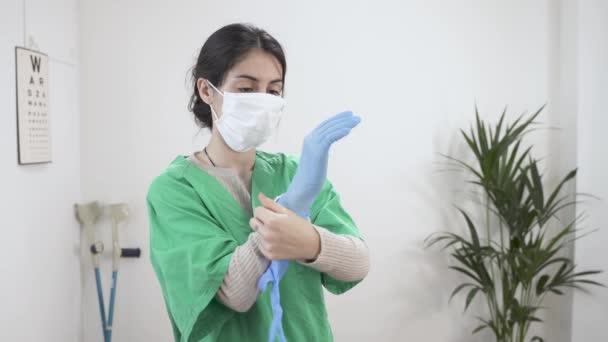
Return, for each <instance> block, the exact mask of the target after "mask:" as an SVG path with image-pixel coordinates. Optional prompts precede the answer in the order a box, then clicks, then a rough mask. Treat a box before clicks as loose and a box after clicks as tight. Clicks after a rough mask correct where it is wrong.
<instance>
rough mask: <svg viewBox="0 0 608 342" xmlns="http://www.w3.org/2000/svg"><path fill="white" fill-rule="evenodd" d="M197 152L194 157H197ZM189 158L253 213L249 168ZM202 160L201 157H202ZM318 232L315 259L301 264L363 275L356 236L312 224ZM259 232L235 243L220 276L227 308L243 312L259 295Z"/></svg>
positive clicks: (351, 277)
mask: <svg viewBox="0 0 608 342" xmlns="http://www.w3.org/2000/svg"><path fill="white" fill-rule="evenodd" d="M197 156H198V157H197ZM189 160H190V161H191V162H192V163H194V164H195V165H197V166H198V167H200V168H201V169H202V170H204V171H205V172H207V173H209V174H210V175H212V176H214V177H215V178H216V179H217V180H218V181H219V182H220V183H221V184H222V185H223V186H224V187H225V188H226V190H228V192H229V193H230V194H231V195H232V196H233V197H234V198H235V199H236V200H237V202H238V203H239V204H240V205H241V206H242V207H243V209H245V210H247V212H249V214H250V215H251V216H253V209H252V208H251V190H250V189H251V175H252V174H251V172H249V173H248V174H244V175H237V174H236V173H235V172H234V171H232V170H230V169H225V168H219V167H214V166H212V165H211V164H210V163H209V161H208V159H206V158H205V157H204V155H201V154H198V155H192V156H190V157H189ZM203 160H204V161H203ZM313 227H314V228H315V230H316V231H317V232H318V233H319V237H320V241H321V250H320V253H319V256H318V257H317V259H316V260H314V261H312V262H304V261H300V263H301V264H303V265H306V266H308V267H311V268H313V269H315V270H317V271H319V272H323V273H326V274H328V275H330V276H331V277H333V278H336V279H338V280H343V281H356V280H360V279H363V278H364V277H365V276H366V275H367V273H368V271H369V251H368V248H367V245H366V244H365V243H364V242H363V241H362V240H360V239H358V238H355V237H352V236H345V235H338V234H334V233H332V232H330V231H328V230H327V229H324V228H322V227H317V226H313ZM259 246H260V236H259V235H258V233H256V232H252V233H251V234H250V235H249V239H248V240H247V241H246V242H245V243H244V244H243V245H241V246H238V247H237V248H236V250H235V251H234V253H233V255H232V259H231V260H230V265H229V267H228V272H227V273H226V275H225V276H224V281H223V282H222V284H221V286H220V288H219V290H218V292H217V294H216V298H217V299H218V300H219V301H220V302H222V303H223V304H224V305H226V306H228V307H229V308H231V309H233V310H235V311H238V312H245V311H247V310H249V308H250V307H251V306H252V305H253V304H254V303H255V301H256V300H257V297H258V295H259V290H258V280H259V279H260V277H261V276H262V274H264V272H265V271H266V269H267V268H268V265H269V264H270V260H268V259H266V258H265V257H264V255H263V254H262V252H261V251H260V247H259Z"/></svg>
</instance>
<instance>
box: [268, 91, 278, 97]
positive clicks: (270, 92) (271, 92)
mask: <svg viewBox="0 0 608 342" xmlns="http://www.w3.org/2000/svg"><path fill="white" fill-rule="evenodd" d="M268 94H272V95H276V96H280V95H281V92H279V91H276V90H269V91H268Z"/></svg>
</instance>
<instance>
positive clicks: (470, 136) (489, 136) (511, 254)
mask: <svg viewBox="0 0 608 342" xmlns="http://www.w3.org/2000/svg"><path fill="white" fill-rule="evenodd" d="M542 110H543V108H542V107H541V108H540V109H539V110H538V111H537V112H536V113H534V114H532V115H530V116H529V117H525V115H522V116H520V117H519V118H517V119H516V120H515V121H513V122H511V123H506V122H505V114H506V110H505V112H503V113H502V116H501V117H500V120H499V122H498V124H496V126H494V127H492V126H490V125H489V124H488V123H486V122H485V121H483V120H481V119H480V116H479V113H478V111H477V108H476V109H475V116H476V120H475V124H474V125H473V126H472V127H471V129H470V131H469V133H467V132H465V131H464V130H461V133H462V137H463V138H464V140H465V142H466V145H467V148H468V150H469V151H470V152H471V153H472V154H473V155H474V160H475V162H473V163H468V162H466V161H464V160H461V159H457V158H455V157H452V156H445V157H447V158H448V159H449V160H450V161H451V162H453V163H455V164H457V165H458V166H459V168H461V169H462V170H464V171H465V172H466V173H467V174H468V175H470V176H471V177H472V179H471V180H470V183H471V184H472V187H473V188H474V189H476V190H478V191H479V192H478V193H480V194H481V195H482V196H483V198H484V199H485V200H484V201H483V202H485V203H481V206H482V207H480V209H481V211H482V212H483V213H484V215H482V216H485V218H484V219H482V220H481V221H484V222H483V223H476V221H475V220H474V219H473V217H472V215H470V214H469V213H467V211H465V210H464V209H461V208H460V209H458V210H459V211H460V213H461V215H462V218H463V221H462V222H463V224H464V225H465V226H466V228H467V229H466V230H465V231H467V232H468V234H467V235H466V236H465V235H459V234H457V233H454V232H441V233H436V234H433V235H431V236H430V237H429V238H427V240H426V243H427V246H432V245H440V246H441V247H442V249H443V250H446V251H448V252H449V255H450V259H451V260H452V261H453V265H452V266H450V268H451V269H452V270H455V271H457V272H459V273H461V274H462V275H463V276H464V277H465V278H466V279H467V281H466V282H464V283H462V284H460V285H458V286H457V287H456V288H455V289H454V291H453V292H452V295H451V297H450V300H451V299H452V298H453V297H454V296H455V295H456V294H458V293H459V292H461V291H464V292H465V293H466V300H465V311H466V310H467V308H468V307H469V305H470V304H471V302H472V301H473V300H474V298H476V297H477V296H482V297H483V299H484V300H485V303H486V304H487V312H488V313H487V315H485V317H479V320H480V322H481V324H480V325H479V326H478V327H477V328H475V329H474V330H473V334H475V333H477V332H479V331H481V330H484V329H491V331H492V333H493V335H494V336H495V338H496V341H497V342H523V341H527V340H528V331H529V328H530V325H531V324H533V323H535V322H541V319H540V318H539V317H538V312H539V310H540V309H541V305H542V303H543V299H544V298H545V296H546V295H547V294H549V293H554V294H557V295H563V294H564V290H565V289H567V288H575V289H579V290H585V288H586V287H588V286H591V285H600V286H601V284H599V283H598V282H596V281H593V280H591V279H589V276H592V275H594V274H597V273H599V272H600V271H598V270H589V271H579V270H578V269H577V267H576V266H575V265H574V263H573V261H572V260H571V258H568V257H565V256H563V255H564V253H563V250H564V249H565V248H566V246H567V245H568V244H570V243H572V242H573V241H574V240H575V239H576V238H577V236H576V235H575V232H576V231H577V230H576V228H575V224H576V223H577V219H575V220H573V221H572V222H567V223H561V222H560V221H559V220H558V219H557V215H558V214H559V213H560V212H561V211H562V210H563V209H565V208H567V207H568V206H572V205H574V204H575V203H576V201H575V200H576V198H575V197H576V195H573V194H563V192H564V185H566V184H567V183H569V182H571V181H572V180H574V179H575V177H576V169H575V170H572V171H570V172H568V173H567V174H566V175H565V176H564V177H563V178H562V179H561V181H560V182H559V183H558V184H557V186H556V187H555V188H553V189H551V191H547V188H546V186H545V185H544V184H543V174H541V172H540V171H539V160H537V159H535V158H534V157H533V156H532V146H530V147H527V148H524V147H523V142H522V139H523V137H524V136H525V135H526V134H528V133H529V132H531V131H532V130H533V129H532V128H533V126H534V125H535V124H536V122H535V120H536V118H537V117H538V115H539V114H540V113H541V111H542ZM549 224H555V225H558V230H557V232H554V231H550V230H549V229H548V228H547V227H548V226H549ZM530 341H544V340H543V338H542V337H539V336H534V337H532V338H531V339H530Z"/></svg>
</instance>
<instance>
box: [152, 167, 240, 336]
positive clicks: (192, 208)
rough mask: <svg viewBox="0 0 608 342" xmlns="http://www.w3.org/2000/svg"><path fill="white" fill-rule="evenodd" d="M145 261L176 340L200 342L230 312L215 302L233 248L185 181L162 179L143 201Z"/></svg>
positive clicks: (231, 238) (230, 237)
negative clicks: (146, 215) (147, 254)
mask: <svg viewBox="0 0 608 342" xmlns="http://www.w3.org/2000/svg"><path fill="white" fill-rule="evenodd" d="M147 205H148V213H149V220H150V259H151V262H152V266H153V268H154V271H155V273H156V276H157V278H158V280H159V283H160V286H161V288H162V291H163V296H164V299H165V304H166V306H167V311H168V312H169V317H170V319H171V323H172V325H173V331H174V335H175V337H176V340H181V341H199V340H200V339H202V338H203V337H205V336H207V335H209V334H210V333H211V332H213V331H214V330H216V329H217V328H219V327H220V326H221V325H223V324H224V323H225V322H226V321H227V320H228V319H230V318H231V317H232V315H234V313H235V312H234V311H233V310H231V309H229V308H228V307H226V306H225V305H223V304H221V303H220V302H219V301H218V300H216V299H215V294H216V293H217V291H218V289H219V288H220V285H221V284H222V281H223V279H224V276H225V275H226V272H227V271H228V266H229V264H230V259H231V257H232V255H233V253H234V251H235V249H236V248H237V245H238V244H237V242H236V241H235V240H234V238H233V237H232V235H231V234H230V233H228V232H227V231H225V230H224V229H223V228H222V227H220V225H219V224H218V223H217V221H216V220H215V219H214V218H213V217H212V216H211V215H210V213H209V211H208V210H207V208H206V207H205V205H204V203H203V202H202V200H201V199H200V197H199V196H198V195H197V193H196V192H195V190H194V188H193V187H192V186H191V185H190V184H189V183H188V182H187V181H186V180H184V179H182V178H176V177H172V176H170V175H167V174H164V175H161V176H159V177H158V178H157V179H156V180H155V181H154V182H153V183H152V185H151V186H150V188H149V190H148V195H147Z"/></svg>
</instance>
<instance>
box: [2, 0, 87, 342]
mask: <svg viewBox="0 0 608 342" xmlns="http://www.w3.org/2000/svg"><path fill="white" fill-rule="evenodd" d="M77 10H78V6H77V3H76V1H74V0H63V1H61V0H53V1H42V0H27V1H24V0H2V2H0V49H1V50H2V52H1V53H0V113H1V115H0V157H1V159H0V189H2V190H1V191H0V192H1V193H2V195H1V196H0V208H2V238H1V240H2V248H0V260H2V262H1V263H0V274H1V275H2V276H1V277H2V278H1V279H2V281H0V293H2V305H1V307H0V340H2V341H81V338H80V337H79V329H80V275H79V274H80V273H79V271H80V268H79V259H78V254H77V253H76V252H75V247H77V246H78V241H79V231H78V230H79V228H78V225H77V223H76V221H75V219H74V216H73V210H72V206H73V204H74V203H75V202H77V201H79V200H80V195H81V194H80V141H79V138H80V135H79V131H80V125H79V112H78V104H79V101H78V99H79V91H78V89H79V88H78V82H79V78H78V55H77V52H78V39H77V34H78V32H77V18H76V15H77ZM15 46H27V47H30V48H35V49H37V48H39V49H40V50H41V51H43V52H45V53H47V54H48V56H49V57H50V61H49V82H50V84H49V115H50V120H49V121H50V129H51V140H52V158H53V162H52V163H51V164H45V165H28V166H18V165H17V133H16V131H17V129H16V127H17V124H16V112H15V57H14V56H15V52H14V49H15Z"/></svg>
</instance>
